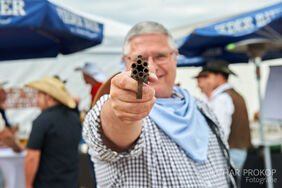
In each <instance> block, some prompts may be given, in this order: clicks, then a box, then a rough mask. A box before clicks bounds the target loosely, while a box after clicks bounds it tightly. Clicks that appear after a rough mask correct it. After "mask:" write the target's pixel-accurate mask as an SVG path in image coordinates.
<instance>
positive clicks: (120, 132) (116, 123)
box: [101, 71, 157, 151]
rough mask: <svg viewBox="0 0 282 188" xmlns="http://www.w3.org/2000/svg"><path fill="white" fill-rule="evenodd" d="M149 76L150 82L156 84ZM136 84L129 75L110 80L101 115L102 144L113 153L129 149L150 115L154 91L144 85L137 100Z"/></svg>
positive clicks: (128, 73)
mask: <svg viewBox="0 0 282 188" xmlns="http://www.w3.org/2000/svg"><path fill="white" fill-rule="evenodd" d="M156 80H157V78H156V76H149V82H153V81H156ZM136 93H137V81H136V80H134V79H133V78H131V77H130V71H128V72H123V73H120V74H118V75H116V76H115V77H113V78H112V80H111V90H110V99H109V100H108V101H107V102H106V103H105V104H104V105H103V107H102V112H101V120H102V129H103V132H104V136H105V137H106V139H103V140H104V143H105V144H106V145H108V147H110V148H111V149H113V150H116V151H123V150H125V149H127V148H129V147H130V146H131V145H132V144H133V143H134V141H135V140H136V139H137V138H138V137H139V135H140V133H141V130H142V119H143V118H145V117H146V116H148V115H149V113H150V111H151V109H152V107H153V105H154V103H155V96H154V95H155V90H154V89H153V88H152V87H150V86H149V85H148V84H145V83H143V92H142V95H143V96H142V99H136Z"/></svg>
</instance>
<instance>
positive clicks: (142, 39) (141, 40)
mask: <svg viewBox="0 0 282 188" xmlns="http://www.w3.org/2000/svg"><path fill="white" fill-rule="evenodd" d="M129 44H130V48H129V53H132V52H133V53H134V52H136V51H140V50H141V51H143V50H144V51H147V52H150V51H154V52H157V51H166V50H171V49H172V48H171V46H170V44H169V42H168V37H167V35H165V34H160V33H150V34H143V35H138V36H135V37H133V38H132V39H131V40H130V41H129ZM144 48H145V49H144Z"/></svg>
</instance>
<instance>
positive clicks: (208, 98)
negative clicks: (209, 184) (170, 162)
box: [195, 60, 251, 170]
mask: <svg viewBox="0 0 282 188" xmlns="http://www.w3.org/2000/svg"><path fill="white" fill-rule="evenodd" d="M230 74H232V75H235V76H236V74H235V73H234V72H233V71H231V70H230V69H229V67H228V63H227V62H225V61H221V60H216V61H210V62H208V63H207V65H206V66H204V67H203V69H202V71H201V72H200V73H199V74H198V76H196V77H195V78H197V81H198V87H199V88H200V89H201V91H202V92H203V93H204V94H205V96H204V101H205V102H207V104H208V105H209V106H210V107H211V109H212V110H213V111H214V113H215V115H216V117H217V119H218V121H219V123H220V125H221V126H222V128H223V131H224V134H225V137H226V139H227V140H228V143H229V146H230V156H231V159H232V161H233V163H234V165H235V167H236V168H237V169H239V170H240V169H242V167H243V164H244V162H245V160H246V156H247V149H248V148H249V147H250V146H251V138H250V127H249V119H248V112H247V108H246V104H245V101H244V99H243V97H242V96H241V95H240V94H239V93H237V92H236V91H235V90H234V89H233V87H232V85H231V84H229V83H228V77H229V75H230Z"/></svg>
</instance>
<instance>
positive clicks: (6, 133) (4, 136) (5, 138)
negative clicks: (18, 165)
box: [0, 114, 24, 152]
mask: <svg viewBox="0 0 282 188" xmlns="http://www.w3.org/2000/svg"><path fill="white" fill-rule="evenodd" d="M0 142H2V144H4V145H5V146H8V147H10V148H12V149H13V150H14V152H21V151H23V150H24V146H22V145H21V144H20V143H18V142H17V140H16V138H15V137H14V135H13V133H12V132H11V131H10V130H9V128H8V127H7V126H5V121H4V118H3V117H2V115H1V114H0ZM0 145H1V144H0Z"/></svg>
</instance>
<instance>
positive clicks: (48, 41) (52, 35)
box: [0, 0, 103, 60]
mask: <svg viewBox="0 0 282 188" xmlns="http://www.w3.org/2000/svg"><path fill="white" fill-rule="evenodd" d="M4 1H5V0H4ZM2 6H5V7H4V8H3V7H2V8H1V10H2V11H0V60H13V59H28V58H42V57H56V56H57V55H58V54H59V53H62V54H70V53H74V52H77V51H80V50H83V49H86V48H89V47H92V46H95V45H98V44H100V43H101V42H102V39H103V24H102V23H98V22H96V21H93V20H90V19H87V18H85V17H82V16H79V15H77V14H75V13H73V12H71V11H69V10H67V9H65V8H63V7H61V6H58V5H55V4H53V3H51V2H49V1H47V0H18V1H5V2H3V3H2Z"/></svg>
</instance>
